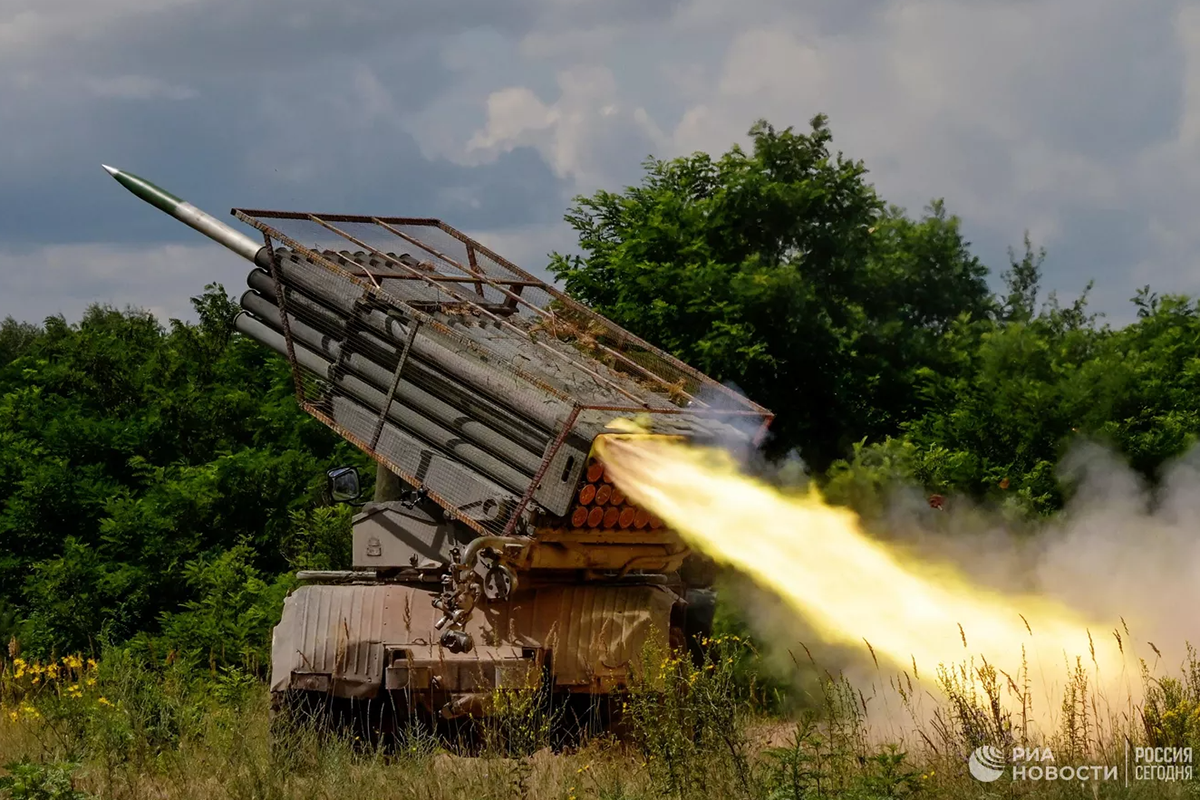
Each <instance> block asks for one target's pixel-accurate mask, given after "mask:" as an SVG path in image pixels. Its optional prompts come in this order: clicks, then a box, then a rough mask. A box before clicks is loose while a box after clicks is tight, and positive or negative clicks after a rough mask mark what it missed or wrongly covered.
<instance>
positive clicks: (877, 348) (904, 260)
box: [551, 116, 991, 469]
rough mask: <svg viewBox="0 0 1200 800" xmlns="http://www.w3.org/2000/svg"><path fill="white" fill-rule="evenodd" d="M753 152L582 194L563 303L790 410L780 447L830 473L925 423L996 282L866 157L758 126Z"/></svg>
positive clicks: (817, 130) (558, 266)
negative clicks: (871, 441)
mask: <svg viewBox="0 0 1200 800" xmlns="http://www.w3.org/2000/svg"><path fill="white" fill-rule="evenodd" d="M750 136H751V139H752V141H753V148H752V151H751V152H750V153H746V152H744V151H743V150H742V149H741V148H740V147H737V146H735V147H733V148H732V149H731V150H730V151H729V152H727V153H726V154H725V155H723V156H722V157H720V158H718V159H713V158H712V157H710V156H708V155H706V154H703V153H697V154H694V155H692V156H689V157H686V158H680V159H675V160H673V161H661V160H654V159H651V160H649V161H648V162H647V163H646V174H645V176H644V178H643V180H642V183H641V185H639V186H635V187H630V188H628V189H626V190H625V192H624V193H622V194H615V193H612V192H606V191H601V192H597V193H596V194H595V195H593V196H591V197H581V198H577V199H576V202H575V205H574V206H573V208H572V209H571V211H570V212H569V213H568V214H567V216H566V219H567V221H568V222H569V223H570V224H571V226H572V227H573V228H574V229H575V230H576V231H577V232H578V234H579V242H580V246H581V248H582V249H583V251H584V253H585V256H584V257H578V256H576V257H567V256H563V255H561V254H557V253H556V254H553V255H552V264H551V269H552V271H553V272H554V273H555V275H556V276H557V277H558V278H559V279H560V280H562V281H564V283H565V286H566V288H567V291H568V292H570V293H571V294H572V295H573V296H575V297H576V298H578V299H580V300H581V301H583V302H586V303H588V304H590V305H592V306H593V307H595V308H596V309H597V310H598V311H600V313H602V314H605V315H606V316H608V317H610V318H612V319H613V320H615V321H616V322H617V323H618V324H621V325H622V326H625V327H627V328H629V329H630V330H632V331H633V332H634V333H636V334H638V335H639V336H642V337H644V338H646V339H647V340H648V341H651V342H653V343H655V344H658V345H659V346H661V347H663V348H665V349H667V350H669V351H670V352H672V353H673V354H675V355H676V356H678V357H680V358H681V359H683V360H684V361H687V362H689V363H691V364H693V365H694V366H696V367H698V368H699V369H701V370H702V371H704V372H707V373H708V374H710V375H712V376H713V377H715V378H716V379H718V380H721V381H726V382H732V383H733V384H736V385H737V386H738V387H739V388H740V389H741V390H742V391H745V392H746V393H747V394H749V395H750V396H752V397H753V398H754V399H755V400H757V401H758V402H760V403H762V404H764V405H766V406H767V407H769V408H771V409H772V410H773V411H775V412H776V414H777V415H778V417H777V421H776V423H775V426H774V432H775V436H774V440H773V442H772V444H771V447H772V449H773V450H775V451H777V452H778V451H783V450H788V449H792V448H795V447H799V449H800V450H801V452H802V454H803V455H804V456H805V458H806V460H808V461H809V463H811V464H813V465H815V466H816V467H817V468H819V469H820V468H823V467H824V466H825V465H827V464H828V463H829V462H830V461H831V460H832V459H834V458H836V457H838V456H839V455H841V454H842V453H844V452H845V451H847V450H848V449H849V447H850V445H851V444H852V442H854V441H856V440H858V439H860V438H861V437H862V436H864V435H867V436H870V437H873V438H874V437H882V436H884V435H887V434H889V433H894V432H896V431H897V430H898V425H899V423H900V422H901V421H902V420H903V419H905V418H907V417H909V416H911V415H912V414H914V413H917V411H918V410H919V403H918V400H919V398H918V396H917V395H916V393H915V389H914V381H915V376H916V371H917V370H918V369H919V368H921V367H923V366H928V365H931V364H932V365H935V366H937V367H938V368H939V369H942V368H946V365H945V364H944V363H943V362H944V355H943V353H942V350H941V348H940V347H939V344H938V343H939V341H940V339H941V338H942V337H943V336H945V335H946V332H947V331H948V330H949V329H950V327H951V326H952V325H953V324H955V322H956V321H958V320H960V319H963V318H966V319H974V318H977V317H980V316H982V315H985V314H987V313H989V312H990V310H991V300H990V298H989V295H988V292H987V287H986V284H985V280H984V279H985V275H986V269H985V268H984V267H983V266H982V265H981V264H980V263H979V262H978V260H977V259H975V258H974V257H973V256H972V255H971V254H970V253H969V251H968V249H967V244H966V243H965V242H964V241H963V239H962V236H961V233H960V231H959V225H958V221H957V220H956V219H955V218H953V217H950V216H947V214H946V213H945V210H944V208H943V206H942V204H941V203H935V204H934V205H933V206H931V208H930V209H929V210H928V212H927V213H926V215H925V216H924V217H923V218H921V219H920V220H915V221H914V220H911V219H909V218H907V217H906V216H905V215H904V213H903V211H902V210H900V209H897V208H892V207H887V206H886V205H885V204H884V203H883V202H882V201H880V199H879V198H878V197H877V196H876V193H875V191H874V189H873V188H872V187H871V186H870V185H869V184H868V183H867V182H866V179H865V174H866V170H865V168H864V167H863V165H862V164H861V163H859V162H855V161H850V160H848V159H846V158H844V157H843V156H842V155H841V154H840V153H838V154H836V155H834V154H833V153H831V150H830V144H831V139H832V134H831V133H830V131H829V128H828V126H827V124H826V120H825V118H824V117H823V116H818V117H816V118H814V119H813V120H812V123H811V131H810V132H808V133H797V132H794V131H793V130H792V129H790V128H789V129H786V130H782V131H778V130H776V129H775V128H773V127H771V126H770V125H769V124H767V123H766V122H759V123H757V124H756V125H755V126H754V127H753V128H752V129H751V130H750Z"/></svg>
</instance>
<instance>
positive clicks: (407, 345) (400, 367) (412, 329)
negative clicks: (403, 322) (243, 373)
mask: <svg viewBox="0 0 1200 800" xmlns="http://www.w3.org/2000/svg"><path fill="white" fill-rule="evenodd" d="M420 328H421V323H420V322H413V323H412V324H411V325H409V326H408V338H407V339H405V340H404V349H402V350H401V351H400V358H399V360H397V361H396V371H395V373H393V375H392V385H391V386H389V387H388V391H387V395H386V396H384V398H383V410H382V411H380V413H379V421H378V422H377V423H375V432H374V433H373V434H372V435H371V452H375V448H376V447H377V446H378V445H379V435H380V434H382V433H383V426H384V423H386V422H387V415H388V412H389V411H391V410H392V400H393V399H394V398H395V397H396V390H397V389H398V388H400V373H402V372H404V366H405V364H407V363H408V354H409V353H411V352H412V345H413V340H414V339H416V338H417V331H418V330H420Z"/></svg>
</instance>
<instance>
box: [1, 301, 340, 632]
mask: <svg viewBox="0 0 1200 800" xmlns="http://www.w3.org/2000/svg"><path fill="white" fill-rule="evenodd" d="M193 304H194V306H195V308H196V312H197V315H198V317H199V322H198V323H197V324H194V325H191V324H184V323H182V322H179V321H177V320H173V321H171V323H170V324H169V326H167V327H163V326H162V325H160V324H159V323H158V322H157V320H155V318H154V317H152V316H151V315H149V314H146V313H143V312H138V311H128V312H119V311H116V310H114V309H111V308H105V307H93V308H91V309H90V310H89V311H88V312H87V313H86V314H85V315H84V317H83V319H82V320H81V321H80V322H79V323H77V324H74V325H71V324H68V323H67V322H66V321H65V320H64V319H63V318H61V317H52V318H50V319H47V320H46V321H45V323H44V325H43V326H41V327H40V328H37V327H34V326H28V325H20V324H18V323H10V322H6V323H4V325H3V326H0V346H3V347H5V348H7V349H5V351H4V352H6V353H10V354H12V355H13V357H12V358H10V359H9V360H8V362H7V363H4V364H3V365H2V366H0V543H2V544H0V603H3V606H0V611H2V610H3V608H4V607H7V608H9V609H10V614H9V616H8V617H5V616H4V615H3V614H0V620H4V619H7V620H8V622H7V624H8V626H9V627H10V628H11V627H13V626H18V627H19V630H5V631H0V635H4V636H5V637H6V638H7V636H9V635H14V634H17V633H19V634H20V635H21V638H22V639H23V645H24V646H25V647H26V648H33V649H34V650H37V649H49V648H51V647H63V648H80V647H83V648H87V647H89V646H92V645H94V644H95V643H96V640H97V637H99V636H109V637H112V638H114V639H116V640H118V641H119V640H124V639H127V638H128V637H130V636H132V635H134V634H135V633H138V632H147V631H149V632H154V631H157V630H159V629H160V626H161V624H162V619H163V615H164V614H166V613H170V612H174V611H176V610H178V609H180V608H188V609H191V606H189V605H188V604H189V603H194V602H205V600H204V597H206V596H207V593H208V592H210V590H212V589H213V587H214V586H215V584H212V583H211V582H210V583H205V582H203V581H200V580H199V579H198V578H197V577H196V576H197V575H202V574H208V573H198V572H197V570H199V569H201V567H200V565H204V564H209V563H210V562H212V563H215V564H221V563H224V562H222V560H221V559H223V558H228V557H229V555H228V554H230V553H238V554H240V556H239V557H241V558H243V559H244V561H245V565H244V567H243V572H242V573H234V574H240V575H242V576H243V577H245V578H246V580H250V576H252V575H258V574H259V573H260V572H261V573H262V574H263V575H267V576H270V577H271V578H273V576H274V575H277V574H280V573H281V572H283V571H284V570H286V569H287V567H288V561H287V556H286V554H285V553H284V551H283V543H284V541H285V540H287V539H288V538H289V537H291V536H293V535H294V531H293V527H294V523H293V520H292V517H291V516H290V513H291V512H294V511H305V510H308V509H311V507H312V506H313V505H314V503H315V502H316V501H317V499H318V494H317V491H316V490H317V488H318V487H319V483H318V481H319V480H320V478H321V475H322V473H323V470H324V469H326V468H328V467H329V466H331V465H332V464H333V463H335V462H351V463H356V461H357V459H358V458H359V457H358V455H357V452H356V451H352V449H351V447H350V446H349V445H348V444H346V443H344V442H343V441H342V440H341V439H340V438H339V437H337V436H335V435H334V434H333V433H332V432H330V431H329V430H328V429H326V428H325V427H324V426H322V425H321V424H320V423H318V422H316V421H315V420H313V419H312V418H311V417H309V416H307V415H306V414H304V413H303V412H301V411H300V409H299V408H298V406H297V403H296V401H295V398H294V395H293V388H292V387H293V383H292V377H291V373H290V371H289V370H288V368H287V366H286V363H285V362H284V361H283V359H281V358H279V357H277V356H275V355H274V354H272V353H270V352H269V351H267V350H265V349H264V348H262V347H260V346H258V345H256V344H255V343H253V342H251V341H249V340H247V339H244V338H242V337H240V336H237V335H235V334H234V329H233V318H234V316H235V314H236V311H237V306H236V304H235V303H234V302H233V301H232V300H231V299H230V298H229V297H227V296H226V295H225V294H224V292H223V291H222V290H221V289H220V287H217V286H210V287H208V288H207V289H206V291H205V292H204V294H202V295H201V296H199V297H197V298H194V300H193ZM236 548H241V549H236ZM209 569H211V567H210V568H209ZM222 586H223V584H222ZM11 609H15V610H16V611H15V613H14V612H12V611H11ZM189 613H192V614H193V616H194V614H195V613H197V612H196V610H195V609H192V610H191V611H190V612H189ZM17 619H19V620H20V622H19V625H18V623H17V621H16V620H17ZM174 627H175V628H178V624H176V625H175V626H174Z"/></svg>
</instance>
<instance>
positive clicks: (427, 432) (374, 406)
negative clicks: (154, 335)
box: [234, 312, 530, 495]
mask: <svg viewBox="0 0 1200 800" xmlns="http://www.w3.org/2000/svg"><path fill="white" fill-rule="evenodd" d="M234 326H235V328H236V329H237V330H238V332H239V333H243V334H245V335H246V336H249V337H250V338H251V339H253V340H255V341H256V342H258V343H259V344H262V345H265V346H266V347H269V348H271V349H272V350H274V351H275V352H277V353H279V354H281V355H284V356H286V355H287V342H286V341H285V339H284V337H283V334H281V333H278V332H277V331H275V330H273V329H272V328H271V327H270V326H268V325H267V324H266V323H265V322H263V321H261V320H258V319H255V318H254V317H253V316H252V315H250V314H248V313H246V312H242V313H240V314H238V316H237V319H236V321H235V323H234ZM295 338H296V337H293V348H292V349H293V351H294V352H295V354H296V361H297V362H298V363H299V365H300V366H301V367H303V368H304V369H305V370H307V371H308V372H310V373H312V374H315V375H316V376H317V377H318V378H320V379H322V380H325V381H328V382H329V383H331V384H333V385H334V386H337V387H338V388H339V389H340V390H341V391H343V392H344V393H345V394H347V395H349V396H350V397H351V398H353V399H354V400H356V401H357V402H359V403H360V404H362V405H363V406H366V407H367V408H368V409H371V410H372V411H374V412H375V414H378V413H379V409H381V408H382V407H383V403H384V397H385V395H384V393H383V392H381V391H379V390H378V389H375V388H373V387H371V386H370V385H369V384H368V383H366V382H365V381H363V380H360V379H359V378H356V377H354V376H353V375H342V376H340V377H335V376H334V375H331V374H330V373H331V372H332V371H333V370H332V367H333V364H332V363H331V362H329V361H327V360H326V359H324V358H321V357H320V356H319V355H317V353H315V352H313V351H312V350H310V349H309V348H308V347H306V346H304V345H303V344H302V343H298V342H296V341H295ZM387 419H389V420H391V421H392V422H393V423H395V425H396V426H397V427H398V428H400V429H401V430H402V431H404V432H407V433H408V434H409V435H410V436H413V437H415V438H417V439H418V440H421V441H424V442H427V443H428V444H429V445H431V446H432V447H434V448H436V449H438V450H440V451H441V452H443V453H445V454H447V455H449V456H450V457H451V458H455V459H457V460H458V461H460V462H462V463H464V464H467V465H470V466H471V467H472V468H473V469H475V470H477V471H479V472H481V473H483V474H484V475H486V476H487V477H489V478H491V479H492V480H494V481H495V482H496V483H498V484H500V485H501V486H503V487H504V488H505V489H508V490H509V491H512V492H514V493H516V494H518V495H521V494H523V493H524V492H525V490H526V489H527V488H528V486H529V482H530V476H528V475H522V474H521V473H520V472H518V471H517V470H515V469H514V468H513V467H511V466H510V465H508V464H506V463H504V462H503V461H500V460H499V459H498V458H496V457H495V456H493V455H491V454H490V453H488V452H486V451H484V450H481V449H480V448H478V447H476V446H475V445H473V444H470V443H469V442H466V441H464V440H463V438H462V437H461V436H459V435H458V434H457V433H455V432H454V431H448V430H446V429H445V428H443V427H441V426H439V425H436V424H434V423H432V422H430V421H429V420H427V419H425V418H424V417H421V416H420V415H419V414H417V413H416V412H414V411H412V410H411V409H408V408H405V407H403V406H397V405H395V404H393V405H392V407H391V409H389V410H388V413H387Z"/></svg>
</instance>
